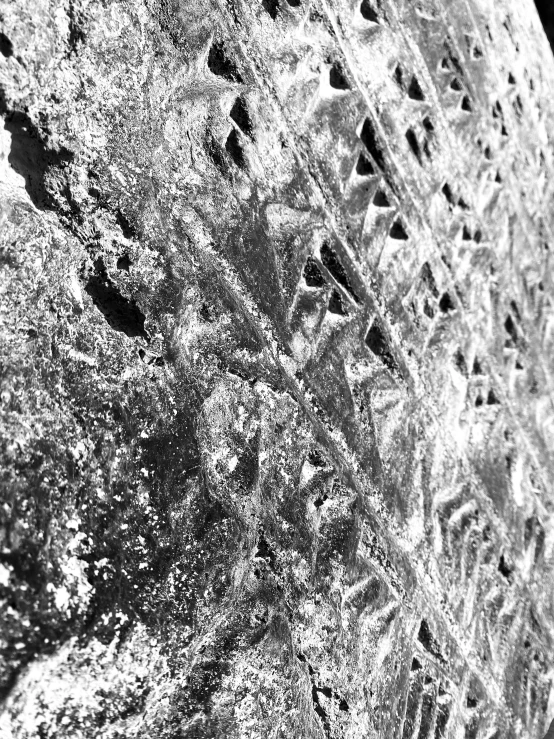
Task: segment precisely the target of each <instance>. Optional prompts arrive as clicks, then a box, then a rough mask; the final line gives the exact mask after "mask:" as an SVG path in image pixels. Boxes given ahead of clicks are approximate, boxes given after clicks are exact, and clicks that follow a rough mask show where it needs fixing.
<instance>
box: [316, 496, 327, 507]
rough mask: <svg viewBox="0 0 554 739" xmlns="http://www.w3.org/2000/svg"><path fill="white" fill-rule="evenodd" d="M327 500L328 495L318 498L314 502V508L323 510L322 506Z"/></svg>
mask: <svg viewBox="0 0 554 739" xmlns="http://www.w3.org/2000/svg"><path fill="white" fill-rule="evenodd" d="M326 500H327V495H322V496H321V497H319V498H316V499H315V500H314V506H315V507H316V508H321V506H322V505H323V504H324V503H325V501H326Z"/></svg>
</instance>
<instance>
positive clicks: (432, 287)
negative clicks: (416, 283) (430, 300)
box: [419, 262, 439, 298]
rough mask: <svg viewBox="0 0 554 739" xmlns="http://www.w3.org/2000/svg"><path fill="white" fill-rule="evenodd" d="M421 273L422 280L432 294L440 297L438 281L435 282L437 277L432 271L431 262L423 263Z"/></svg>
mask: <svg viewBox="0 0 554 739" xmlns="http://www.w3.org/2000/svg"><path fill="white" fill-rule="evenodd" d="M419 274H420V277H421V281H422V282H423V284H424V285H425V287H426V288H427V289H428V290H429V291H430V293H431V295H432V296H433V297H434V298H438V297H439V291H438V289H437V283H436V282H435V278H434V277H433V272H432V271H431V267H430V266H429V262H425V263H424V264H423V266H422V267H421V271H420V273H419Z"/></svg>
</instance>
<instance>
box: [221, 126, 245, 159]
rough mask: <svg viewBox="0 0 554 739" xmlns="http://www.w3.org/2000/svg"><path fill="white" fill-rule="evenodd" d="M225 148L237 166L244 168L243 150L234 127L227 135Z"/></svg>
mask: <svg viewBox="0 0 554 739" xmlns="http://www.w3.org/2000/svg"><path fill="white" fill-rule="evenodd" d="M225 150H226V151H227V153H228V154H229V156H230V157H231V159H232V160H233V161H234V163H235V164H236V165H237V167H239V168H240V169H245V168H246V160H245V158H244V150H243V148H242V145H241V143H240V140H239V135H238V133H237V132H236V130H235V129H234V128H233V130H232V131H231V133H230V134H229V136H228V137H227V141H226V142H225Z"/></svg>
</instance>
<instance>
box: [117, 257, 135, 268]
mask: <svg viewBox="0 0 554 739" xmlns="http://www.w3.org/2000/svg"><path fill="white" fill-rule="evenodd" d="M131 264H132V262H131V259H130V258H129V255H128V254H122V256H120V257H119V259H118V260H117V263H116V266H117V269H121V270H123V271H124V272H128V271H129V267H130V266H131Z"/></svg>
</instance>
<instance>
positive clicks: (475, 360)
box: [472, 358, 483, 375]
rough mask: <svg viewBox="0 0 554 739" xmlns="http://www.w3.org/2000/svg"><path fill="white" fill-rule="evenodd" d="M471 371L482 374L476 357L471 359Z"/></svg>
mask: <svg viewBox="0 0 554 739" xmlns="http://www.w3.org/2000/svg"><path fill="white" fill-rule="evenodd" d="M472 373H473V374H474V375H482V374H483V370H482V368H481V363H480V362H479V360H478V359H477V358H476V359H474V360H473V369H472Z"/></svg>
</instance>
